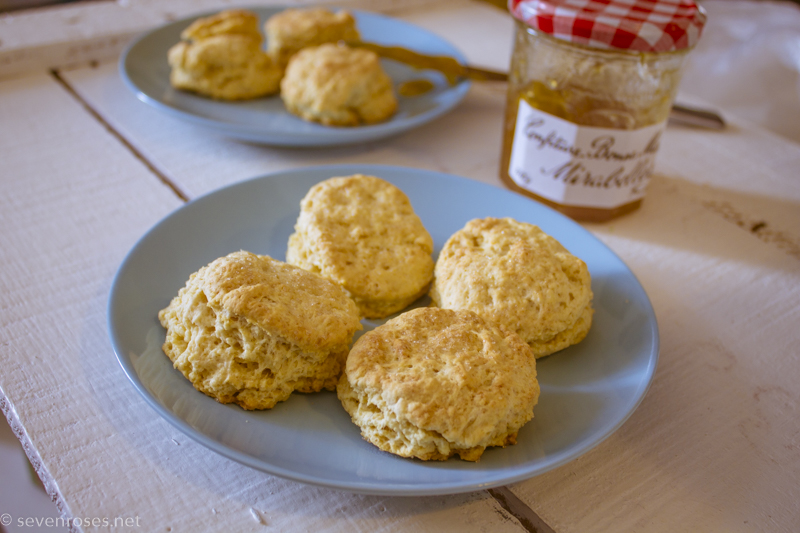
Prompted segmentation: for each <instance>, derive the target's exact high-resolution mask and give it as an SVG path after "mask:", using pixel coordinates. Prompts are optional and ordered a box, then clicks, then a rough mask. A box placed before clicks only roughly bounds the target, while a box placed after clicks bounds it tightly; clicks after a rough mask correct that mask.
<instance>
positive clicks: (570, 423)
mask: <svg viewBox="0 0 800 533" xmlns="http://www.w3.org/2000/svg"><path fill="white" fill-rule="evenodd" d="M354 173H364V174H372V175H375V176H380V177H382V178H384V179H386V180H387V181H390V182H391V183H394V184H395V185H396V186H398V187H399V188H400V189H402V190H403V191H405V193H406V194H407V195H408V196H409V198H410V199H411V202H412V204H413V206H414V209H415V210H416V212H417V213H418V214H419V216H420V218H421V219H422V222H423V223H424V224H425V227H426V228H428V231H430V233H431V236H432V237H433V239H434V243H435V247H436V249H435V253H436V254H438V252H439V250H440V249H441V247H442V245H443V244H444V242H445V240H447V238H448V237H449V236H450V235H451V234H452V233H454V232H455V231H457V230H459V229H460V228H462V227H463V226H464V224H465V223H466V222H467V221H469V220H471V219H473V218H478V217H480V218H483V217H487V216H494V217H506V216H507V217H513V218H515V219H517V220H520V221H526V222H531V223H533V224H537V225H539V226H540V227H541V228H542V229H543V230H544V231H545V232H547V233H549V234H550V235H552V236H554V237H555V238H556V239H558V240H559V241H561V243H562V244H564V246H566V247H567V248H568V249H569V250H570V251H571V252H572V253H574V254H575V255H577V256H579V257H581V258H582V259H583V260H584V261H586V263H587V264H588V266H589V270H590V272H591V274H592V289H593V290H594V306H595V309H596V312H595V316H594V323H593V325H592V329H591V331H590V332H589V335H588V336H587V337H586V339H585V340H584V341H583V342H581V343H580V344H578V345H575V346H572V347H570V348H568V349H566V350H564V351H562V352H560V353H558V354H556V355H554V356H551V357H548V358H545V359H541V360H540V361H539V364H538V373H539V380H540V384H541V397H540V400H539V404H538V405H537V406H536V409H535V410H534V419H533V420H532V421H531V422H529V423H528V424H527V425H525V426H524V427H523V428H522V429H521V430H520V432H519V435H518V439H517V444H516V445H514V446H509V447H507V448H491V449H489V450H487V451H486V453H484V455H483V457H482V458H481V460H480V462H478V463H470V462H465V461H461V460H459V459H450V460H448V461H444V462H436V461H433V462H424V461H418V460H414V459H404V458H401V457H397V456H394V455H391V454H388V453H384V452H382V451H380V450H378V449H377V448H376V447H375V446H373V445H372V444H369V443H367V442H366V441H364V440H362V439H361V436H360V432H359V429H358V428H357V427H356V426H355V425H354V424H353V423H352V422H351V421H350V418H349V416H348V415H347V413H346V412H345V411H344V409H343V408H342V406H341V404H340V403H339V401H338V399H337V398H336V395H335V394H334V393H332V392H322V393H317V394H293V395H292V396H291V397H290V398H289V399H288V400H287V401H285V402H282V403H280V404H278V405H277V406H276V407H275V408H273V409H271V410H268V411H261V412H252V411H251V412H248V411H244V410H242V409H240V408H239V407H236V406H231V405H222V404H219V403H217V402H216V401H215V400H213V399H211V398H209V397H208V396H206V395H204V394H202V393H200V392H198V391H196V390H195V389H194V388H193V387H192V385H191V384H190V383H189V381H187V380H186V379H185V378H184V377H183V375H181V374H180V373H179V372H178V371H177V370H175V369H173V368H172V364H171V362H170V361H169V360H168V359H167V357H166V356H165V355H164V354H163V353H162V352H161V348H160V347H161V344H162V343H163V342H164V330H163V329H162V327H161V326H160V325H159V323H158V318H157V316H156V315H157V313H158V311H159V310H160V309H162V308H164V307H166V306H167V304H168V303H169V301H170V299H171V298H172V297H173V296H174V295H176V294H177V293H178V290H179V289H180V288H181V287H182V286H183V285H184V284H185V282H186V280H187V279H188V278H189V275H190V274H191V273H192V272H195V271H197V270H198V269H199V268H200V267H202V266H204V265H206V264H208V263H210V262H211V261H212V260H214V259H216V258H217V257H220V256H223V255H225V254H228V253H230V252H233V251H237V250H240V249H244V250H249V251H251V252H254V253H259V254H268V255H270V256H272V257H274V258H276V259H284V258H285V251H286V243H287V240H288V238H289V235H290V234H291V232H292V228H293V225H294V223H295V220H296V219H297V215H298V213H299V204H300V199H301V198H302V197H303V196H304V195H305V194H306V192H307V191H308V189H309V188H310V187H311V186H312V185H314V184H315V183H317V182H319V181H322V180H324V179H327V178H329V177H332V176H342V175H349V174H354ZM425 303H426V302H425V301H424V300H423V301H421V302H419V303H418V304H417V305H424V304H425ZM108 324H109V330H110V333H111V340H112V343H113V346H114V350H115V351H116V355H117V358H118V359H119V362H120V364H121V365H122V368H123V369H124V371H125V373H126V374H127V375H128V377H129V378H130V380H131V382H133V385H134V386H135V387H136V389H137V390H138V391H139V392H140V393H141V394H142V396H144V398H145V399H146V400H147V401H148V402H149V403H150V405H152V406H153V408H155V410H156V411H157V412H158V413H159V414H160V415H161V416H163V417H164V418H165V419H166V420H168V421H169V422H171V423H172V424H174V425H175V426H177V427H178V428H179V429H180V430H181V431H183V432H185V433H186V434H187V435H189V436H190V437H192V438H194V439H195V440H197V441H198V442H200V443H202V444H204V445H206V446H208V447H209V448H211V449H212V450H215V451H217V452H219V453H220V454H222V455H225V456H227V457H229V458H231V459H234V460H236V461H239V462H241V463H244V464H246V465H249V466H251V467H253V468H257V469H260V470H263V471H264V472H268V473H270V474H274V475H277V476H282V477H285V478H289V479H293V480H296V481H301V482H305V483H311V484H316V485H321V486H325V487H331V488H337V489H344V490H348V491H353V492H361V493H370V494H393V495H424V494H446V493H455V492H467V491H474V490H479V489H485V488H490V487H494V486H499V485H505V484H507V483H511V482H515V481H519V480H522V479H525V478H529V477H531V476H535V475H537V474H541V473H543V472H546V471H548V470H550V469H553V468H555V467H557V466H559V465H563V464H564V463H566V462H568V461H571V460H572V459H575V458H576V457H578V456H580V455H581V454H583V453H585V452H587V451H588V450H590V449H591V448H593V447H594V446H597V445H598V444H599V443H600V442H601V441H602V440H603V439H605V438H606V437H608V436H609V435H610V434H611V433H613V432H614V431H615V430H616V429H617V428H619V427H620V425H622V423H623V422H624V421H625V420H626V419H627V418H628V417H629V416H630V415H631V413H632V412H633V411H634V409H636V407H637V406H638V405H639V402H641V400H642V398H643V397H644V395H645V392H646V391H647V388H648V386H649V385H650V382H651V380H652V378H653V373H654V371H655V368H656V361H657V358H658V328H657V325H656V319H655V315H654V314H653V309H652V307H651V305H650V301H649V299H648V298H647V295H646V294H645V292H644V290H643V289H642V287H641V285H640V284H639V282H638V281H637V280H636V278H635V277H634V275H633V274H632V273H631V271H630V270H629V269H628V268H627V267H626V266H625V264H624V263H623V262H622V261H621V260H620V259H619V258H618V257H617V256H616V255H615V254H614V253H613V252H612V251H611V250H609V249H608V248H607V247H606V246H605V245H604V244H602V243H601V242H600V241H599V240H597V239H596V238H595V237H594V236H592V235H591V234H590V233H589V232H588V231H586V230H585V229H583V228H582V227H581V226H580V225H578V224H576V223H575V222H573V221H571V220H570V219H568V218H565V217H564V216H562V215H560V214H558V213H556V212H555V211H553V210H551V209H549V208H547V207H544V206H542V205H540V204H537V203H535V202H533V201H530V200H528V199H526V198H523V197H522V196H519V195H517V194H515V193H512V192H509V191H506V190H503V189H499V188H496V187H492V186H489V185H485V184H482V183H479V182H476V181H471V180H467V179H464V178H459V177H456V176H452V175H448V174H441V173H437V172H430V171H426V170H418V169H411V168H403V167H391V166H381V165H337V166H319V167H310V168H304V169H298V170H290V171H286V172H280V173H276V174H271V175H268V176H263V177H260V178H256V179H253V180H249V181H245V182H242V183H238V184H236V185H233V186H230V187H227V188H224V189H221V190H218V191H216V192H213V193H211V194H209V195H207V196H204V197H201V198H199V199H197V200H195V201H193V202H191V203H189V204H187V205H185V206H184V207H182V208H180V209H178V210H177V211H175V212H174V213H172V214H171V215H170V216H168V217H167V218H165V219H164V220H163V221H161V222H160V223H159V224H157V225H156V226H155V227H154V228H153V229H151V230H150V231H149V232H148V233H147V234H146V235H145V236H144V237H142V239H141V240H140V241H139V242H138V243H137V244H136V246H134V248H133V249H132V250H131V251H130V253H129V254H128V256H127V257H126V258H125V260H124V262H123V263H122V265H121V266H120V268H119V271H118V272H117V275H116V278H115V280H114V283H113V286H112V289H111V294H110V299H109V306H108ZM365 325H366V328H365V329H367V330H368V329H371V328H372V327H374V326H375V325H376V322H370V323H365Z"/></svg>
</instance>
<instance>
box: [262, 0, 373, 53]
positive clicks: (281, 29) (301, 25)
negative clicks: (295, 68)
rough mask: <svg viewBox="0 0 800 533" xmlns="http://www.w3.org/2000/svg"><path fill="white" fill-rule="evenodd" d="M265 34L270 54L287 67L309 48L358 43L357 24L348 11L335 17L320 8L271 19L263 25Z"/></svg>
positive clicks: (341, 12)
mask: <svg viewBox="0 0 800 533" xmlns="http://www.w3.org/2000/svg"><path fill="white" fill-rule="evenodd" d="M264 33H266V35H267V53H268V54H269V55H270V57H272V59H273V61H275V62H276V63H277V64H279V65H282V66H284V67H285V66H286V64H288V63H289V58H290V57H292V56H293V55H294V54H296V53H297V52H299V51H300V50H302V49H303V48H306V47H308V46H317V45H320V44H324V43H335V42H337V41H341V40H345V41H350V40H353V41H355V40H358V39H359V33H358V29H357V28H356V20H355V19H354V18H353V15H351V14H350V12H349V11H346V10H341V11H338V12H336V13H334V12H332V11H328V10H327V9H324V8H321V7H319V8H309V9H286V10H284V11H281V12H280V13H277V14H275V15H272V16H271V17H270V18H269V19H268V20H267V22H266V23H265V24H264Z"/></svg>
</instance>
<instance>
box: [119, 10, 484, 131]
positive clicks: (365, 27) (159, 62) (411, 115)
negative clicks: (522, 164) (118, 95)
mask: <svg viewBox="0 0 800 533" xmlns="http://www.w3.org/2000/svg"><path fill="white" fill-rule="evenodd" d="M283 9H284V8H267V7H256V8H251V9H250V10H251V11H253V12H254V13H256V14H258V15H259V17H260V24H262V25H263V22H264V21H266V19H267V18H269V17H270V16H271V15H273V14H275V13H278V12H279V11H281V10H283ZM351 13H353V16H354V17H355V18H356V23H357V25H358V30H359V32H360V33H361V38H362V39H363V40H365V41H370V42H374V43H379V44H383V45H387V46H402V47H404V48H409V49H412V50H415V51H417V52H421V53H424V54H433V55H446V56H451V57H455V58H457V59H458V60H459V61H460V62H462V63H466V59H465V58H464V56H463V55H462V54H461V52H460V51H459V50H458V49H456V48H455V47H454V46H453V45H452V44H450V43H448V42H447V41H445V40H444V39H442V38H441V37H438V36H437V35H435V34H433V33H430V32H428V31H426V30H424V29H422V28H419V27H417V26H414V25H413V24H409V23H406V22H402V21H399V20H396V19H393V18H390V17H387V16H383V15H378V14H375V13H369V12H364V11H357V10H351ZM209 14H211V13H203V14H199V15H196V16H193V17H191V18H186V19H183V20H180V21H177V22H173V23H171V24H167V25H165V26H161V27H159V28H157V29H155V30H152V31H150V32H149V33H146V34H144V35H142V36H141V37H139V38H138V39H136V40H135V41H134V42H133V43H131V44H130V45H129V46H128V47H127V48H126V50H125V51H124V52H123V54H122V57H121V58H120V62H119V72H120V75H121V76H122V79H123V81H124V82H125V85H127V87H128V88H129V89H130V90H131V91H133V93H134V94H135V95H136V97H137V98H139V100H141V101H142V102H144V103H146V104H149V105H151V106H153V107H155V108H156V109H158V110H160V111H163V112H165V113H167V114H169V115H172V116H174V117H177V118H179V119H183V120H186V121H189V122H191V123H192V124H195V125H196V126H199V127H202V128H205V129H207V130H210V131H212V132H216V133H218V134H222V135H225V136H228V137H233V138H237V139H241V140H245V141H250V142H256V143H263V144H270V145H275V146H334V145H343V144H354V143H361V142H366V141H373V140H377V139H381V138H384V137H388V136H390V135H395V134H398V133H401V132H404V131H408V130H410V129H412V128H416V127H418V126H421V125H423V124H426V123H428V122H430V121H432V120H434V119H435V118H437V117H439V116H441V115H443V114H444V113H446V112H448V111H450V110H451V109H453V108H454V107H455V106H456V105H458V103H459V102H461V100H462V99H463V98H464V96H466V94H467V91H468V90H469V87H470V82H469V81H467V80H464V81H461V82H459V83H456V84H455V85H450V84H449V83H448V82H447V79H446V78H445V76H444V75H443V74H441V73H439V72H436V71H432V70H416V69H413V68H411V67H409V66H407V65H404V64H401V63H398V62H396V61H392V60H386V59H384V60H382V64H383V67H384V69H385V70H386V72H387V74H389V76H390V77H391V78H392V81H393V82H394V84H395V87H397V86H398V85H400V84H401V83H403V82H405V81H409V80H414V79H423V78H424V79H427V80H429V81H430V82H432V83H433V85H434V88H433V89H432V90H431V91H429V92H427V93H425V94H423V95H420V96H416V97H402V96H400V97H398V101H399V102H398V104H399V105H398V110H397V113H396V114H395V115H394V116H393V117H392V118H391V119H389V120H388V121H386V122H382V123H380V124H375V125H369V126H359V127H329V126H323V125H320V124H316V123H312V122H307V121H304V120H302V119H300V118H298V117H296V116H294V115H292V114H291V113H289V112H288V111H287V110H286V108H285V107H284V105H283V102H282V101H281V99H280V97H279V96H271V97H264V98H257V99H254V100H245V101H241V102H226V101H221V100H213V99H210V98H204V97H202V96H198V95H196V94H192V93H189V92H185V91H179V90H176V89H174V88H172V86H171V85H170V83H169V73H170V67H169V64H168V63H167V51H168V50H169V49H170V47H171V46H173V45H174V44H176V43H177V42H178V41H180V34H181V31H183V29H184V28H186V26H188V25H189V24H191V23H192V22H193V21H194V20H196V19H197V18H198V17H202V16H206V15H209Z"/></svg>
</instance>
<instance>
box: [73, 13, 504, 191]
mask: <svg viewBox="0 0 800 533" xmlns="http://www.w3.org/2000/svg"><path fill="white" fill-rule="evenodd" d="M393 16H396V17H398V18H401V19H403V20H408V21H410V22H413V23H415V24H418V25H420V26H423V27H426V28H427V29H429V30H430V31H433V32H435V33H438V34H440V35H442V36H443V37H444V38H447V39H448V40H450V41H451V42H453V43H454V44H455V45H456V46H458V47H459V48H460V49H461V50H463V52H464V54H465V55H466V56H467V58H468V59H469V60H470V61H472V62H475V63H476V64H481V65H485V66H488V67H492V68H505V66H506V64H507V58H508V57H509V53H510V46H511V40H510V38H509V39H508V40H505V39H502V38H501V39H494V38H492V39H487V41H485V42H484V41H480V42H477V41H476V39H474V36H473V34H472V32H471V30H470V29H469V28H470V25H469V24H468V23H467V19H466V17H467V16H471V17H473V18H474V19H478V20H481V21H482V24H483V25H484V27H485V29H486V35H487V36H488V35H491V36H496V35H510V34H511V33H510V32H511V28H512V26H511V19H510V17H509V16H508V15H507V14H505V13H503V12H501V11H500V10H498V9H496V8H494V7H492V6H487V5H484V4H481V3H475V2H465V1H455V2H449V3H447V4H443V5H437V6H430V7H426V8H425V9H406V10H402V11H398V12H395V13H394V14H393ZM449 19H456V20H458V21H460V23H458V24H454V25H452V26H446V25H445V24H443V21H445V20H449ZM445 26H446V27H447V28H449V29H448V30H447V31H443V30H442V28H443V27H445ZM497 42H499V43H502V44H489V43H497ZM487 50H488V51H489V52H488V53H487ZM61 75H62V76H63V78H64V79H65V80H66V81H67V83H69V84H70V85H71V86H72V87H73V88H74V90H75V91H76V92H77V93H78V94H79V95H80V97H81V98H83V99H84V100H85V101H86V102H87V105H89V106H91V107H92V108H93V109H95V110H96V111H97V112H98V113H99V114H100V115H102V117H103V118H104V119H105V120H107V121H108V122H109V124H111V125H112V127H113V128H114V129H115V130H117V131H119V132H120V133H121V134H122V135H123V136H124V137H125V138H126V139H128V140H129V141H130V142H131V144H132V145H133V146H134V147H135V148H136V149H137V150H138V151H140V152H141V153H142V154H144V156H145V157H146V158H147V159H148V160H149V161H151V162H153V164H154V165H156V167H157V168H158V170H159V171H160V172H162V173H164V174H165V175H167V176H169V177H170V179H173V180H174V181H175V183H176V184H177V186H178V187H179V188H180V189H181V190H183V191H184V192H185V193H186V194H187V195H188V196H190V197H195V196H198V195H201V194H205V193H207V192H209V191H211V190H213V189H216V188H219V187H222V186H224V185H227V184H230V183H235V182H237V181H241V180H243V179H246V178H250V177H254V176H258V175H262V174H266V173H269V172H274V171H277V170H281V169H285V168H291V167H298V166H305V165H319V164H325V163H354V162H359V163H383V164H391V165H405V166H415V167H420V168H428V169H431V170H439V171H446V172H451V173H454V174H458V175H462V176H465V177H468V178H472V179H476V180H480V181H484V182H487V183H492V184H496V185H499V183H500V181H499V178H498V172H497V165H498V163H497V161H498V158H499V154H500V142H501V130H502V116H503V109H504V107H505V92H506V86H505V84H504V83H476V84H474V85H473V88H472V89H471V90H470V92H469V94H468V95H467V97H466V98H465V100H464V101H463V102H462V104H461V105H460V106H459V107H458V109H457V112H452V113H450V114H447V115H445V116H444V117H442V118H441V119H439V120H437V121H435V122H433V123H431V124H428V125H425V126H423V127H421V128H418V129H415V130H413V131H411V132H408V133H405V134H402V135H399V136H397V137H394V138H393V139H391V140H389V141H388V142H384V141H381V142H371V143H365V144H361V145H358V146H345V147H333V148H320V149H294V148H277V147H268V146H258V145H254V144H247V143H242V142H238V141H235V140H231V139H226V138H223V137H220V136H217V135H214V134H210V133H208V132H206V131H201V130H199V129H197V128H195V127H194V126H193V125H190V124H187V123H184V122H183V121H180V120H178V119H175V118H172V117H169V116H165V115H164V114H162V113H160V112H158V111H156V110H154V109H152V108H150V107H149V106H147V105H145V104H143V103H141V102H139V101H138V100H136V98H135V97H134V96H133V95H132V94H131V93H130V91H128V90H127V89H126V88H125V86H124V85H123V83H122V81H121V79H120V77H119V76H118V74H117V72H116V65H115V64H114V63H102V64H100V65H98V66H96V67H94V68H80V69H76V70H67V71H64V72H62V73H61ZM476 125H480V127H476ZM433 144H435V145H436V150H430V149H429V147H430V146H432V145H433Z"/></svg>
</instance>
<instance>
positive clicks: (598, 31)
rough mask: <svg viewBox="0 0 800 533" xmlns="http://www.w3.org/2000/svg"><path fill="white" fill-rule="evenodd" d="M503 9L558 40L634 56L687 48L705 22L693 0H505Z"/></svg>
mask: <svg viewBox="0 0 800 533" xmlns="http://www.w3.org/2000/svg"><path fill="white" fill-rule="evenodd" d="M508 9H509V10H510V11H511V14H512V15H514V17H515V18H517V19H518V20H521V21H522V22H525V23H527V24H528V25H529V26H530V27H532V28H533V29H535V30H538V31H540V32H542V33H546V34H549V35H551V36H553V37H556V38H558V39H563V40H565V41H570V42H573V43H576V44H581V45H585V46H591V47H592V48H601V49H621V50H632V51H636V52H670V51H674V50H682V49H684V48H691V47H693V46H694V45H695V44H697V41H698V39H699V38H700V33H701V32H702V31H703V25H704V24H705V22H706V12H705V10H704V9H703V8H702V7H701V6H699V5H697V4H696V3H695V2H694V0H509V2H508Z"/></svg>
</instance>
